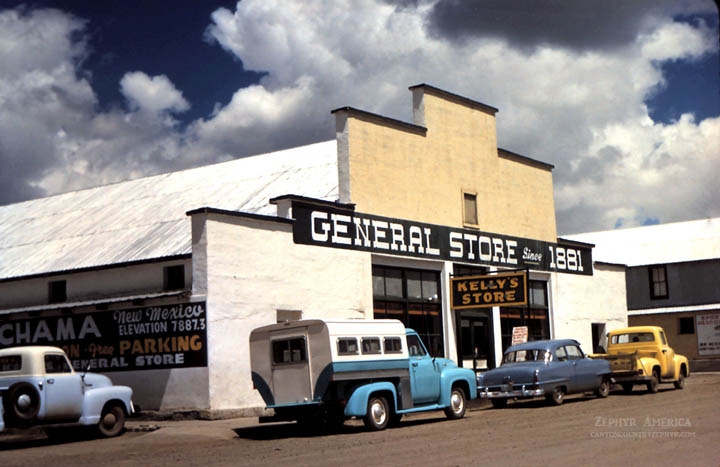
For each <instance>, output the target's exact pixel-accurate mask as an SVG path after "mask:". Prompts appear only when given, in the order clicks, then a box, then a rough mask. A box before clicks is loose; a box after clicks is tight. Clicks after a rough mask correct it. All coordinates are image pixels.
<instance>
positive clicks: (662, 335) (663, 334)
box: [660, 332, 667, 345]
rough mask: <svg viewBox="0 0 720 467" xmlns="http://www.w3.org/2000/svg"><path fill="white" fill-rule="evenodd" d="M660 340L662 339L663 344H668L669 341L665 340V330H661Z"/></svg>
mask: <svg viewBox="0 0 720 467" xmlns="http://www.w3.org/2000/svg"><path fill="white" fill-rule="evenodd" d="M660 340H661V341H662V345H667V341H666V340H665V333H664V332H660Z"/></svg>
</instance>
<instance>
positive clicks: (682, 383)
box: [673, 370, 685, 389]
mask: <svg viewBox="0 0 720 467" xmlns="http://www.w3.org/2000/svg"><path fill="white" fill-rule="evenodd" d="M673 386H675V389H682V388H684V387H685V372H684V371H683V370H680V374H679V375H678V380H677V381H675V382H674V383H673Z"/></svg>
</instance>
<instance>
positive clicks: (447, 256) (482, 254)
mask: <svg viewBox="0 0 720 467" xmlns="http://www.w3.org/2000/svg"><path fill="white" fill-rule="evenodd" d="M292 209H293V216H294V218H295V222H294V223H293V241H294V242H295V243H298V244H304V245H316V246H324V247H330V248H345V249H351V250H360V251H369V252H375V253H390V254H394V255H402V256H412V257H419V258H432V259H442V260H450V261H459V262H466V263H477V264H482V265H489V266H504V267H509V268H513V269H516V268H531V269H536V270H543V271H557V272H563V273H570V274H584V275H592V273H593V269H592V249H591V248H590V247H584V246H582V245H576V244H573V246H568V245H564V244H557V243H549V242H544V241H541V240H532V239H527V238H520V237H511V236H508V235H501V234H495V233H489V232H479V231H477V230H468V229H458V228H453V227H448V226H442V225H434V224H425V223H421V222H413V221H408V220H404V219H391V218H387V217H380V216H373V215H369V214H362V213H358V212H355V211H353V210H349V209H340V208H333V207H330V206H318V205H311V204H307V203H303V202H301V201H293V207H292Z"/></svg>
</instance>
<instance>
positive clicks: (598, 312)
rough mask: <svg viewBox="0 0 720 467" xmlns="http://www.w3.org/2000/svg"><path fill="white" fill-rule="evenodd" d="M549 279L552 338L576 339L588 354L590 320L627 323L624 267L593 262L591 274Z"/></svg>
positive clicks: (611, 324)
mask: <svg viewBox="0 0 720 467" xmlns="http://www.w3.org/2000/svg"><path fill="white" fill-rule="evenodd" d="M551 282H552V285H551V288H552V289H551V293H552V297H553V317H554V320H553V321H552V326H553V333H552V335H553V338H554V339H577V340H578V341H579V342H580V344H581V345H582V349H583V351H585V352H586V353H591V352H592V350H593V346H592V323H605V324H606V328H605V331H606V332H607V331H610V330H612V329H616V328H620V327H625V326H627V299H626V295H625V267H624V266H621V265H611V264H605V263H595V265H594V274H593V275H592V276H579V275H573V274H558V273H555V274H553V277H552V281H551Z"/></svg>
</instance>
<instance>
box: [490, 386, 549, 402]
mask: <svg viewBox="0 0 720 467" xmlns="http://www.w3.org/2000/svg"><path fill="white" fill-rule="evenodd" d="M544 395H545V390H544V389H543V388H528V387H525V386H522V387H521V388H520V389H508V390H501V391H490V390H489V389H488V388H486V387H479V388H478V397H479V398H480V399H508V398H521V397H539V396H544Z"/></svg>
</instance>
